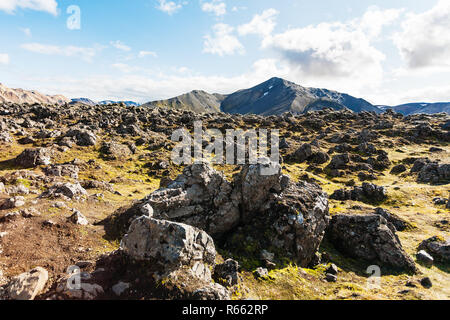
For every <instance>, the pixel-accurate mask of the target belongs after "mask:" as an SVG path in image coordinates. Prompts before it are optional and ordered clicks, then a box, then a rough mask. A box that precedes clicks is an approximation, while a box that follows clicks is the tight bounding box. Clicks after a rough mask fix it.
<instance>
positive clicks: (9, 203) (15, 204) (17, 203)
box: [0, 196, 25, 210]
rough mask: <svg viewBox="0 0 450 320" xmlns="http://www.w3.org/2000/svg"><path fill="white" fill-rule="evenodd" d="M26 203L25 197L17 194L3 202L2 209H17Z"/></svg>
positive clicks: (0, 207)
mask: <svg viewBox="0 0 450 320" xmlns="http://www.w3.org/2000/svg"><path fill="white" fill-rule="evenodd" d="M24 205H25V198H24V197H22V196H16V197H12V198H9V199H7V200H6V201H5V202H3V204H2V205H1V206H0V209H2V210H7V209H15V208H20V207H23V206H24Z"/></svg>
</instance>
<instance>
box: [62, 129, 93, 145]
mask: <svg viewBox="0 0 450 320" xmlns="http://www.w3.org/2000/svg"><path fill="white" fill-rule="evenodd" d="M65 136H66V137H69V138H75V140H76V143H77V145H79V146H82V147H88V146H95V145H96V144H97V136H96V135H95V134H94V133H93V132H92V131H88V130H84V129H73V130H70V131H69V132H67V133H66V135H65Z"/></svg>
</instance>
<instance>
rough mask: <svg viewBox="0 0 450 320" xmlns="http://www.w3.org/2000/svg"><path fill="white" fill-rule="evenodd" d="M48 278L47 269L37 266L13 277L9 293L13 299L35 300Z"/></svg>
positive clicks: (8, 289)
mask: <svg viewBox="0 0 450 320" xmlns="http://www.w3.org/2000/svg"><path fill="white" fill-rule="evenodd" d="M47 280H48V272H47V270H45V269H43V268H41V267H37V268H35V269H33V270H30V271H29V272H25V273H22V274H20V275H18V276H17V277H15V278H13V279H12V280H11V282H10V283H9V284H8V285H7V295H8V296H9V298H10V299H12V300H34V298H35V297H36V296H37V295H38V294H40V293H41V292H42V290H43V289H44V288H45V284H46V283H47Z"/></svg>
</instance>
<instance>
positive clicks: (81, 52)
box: [21, 43, 103, 61]
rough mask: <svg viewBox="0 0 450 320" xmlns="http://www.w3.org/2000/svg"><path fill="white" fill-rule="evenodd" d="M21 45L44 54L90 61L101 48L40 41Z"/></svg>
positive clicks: (28, 49)
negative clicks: (48, 43) (49, 43)
mask: <svg viewBox="0 0 450 320" xmlns="http://www.w3.org/2000/svg"><path fill="white" fill-rule="evenodd" d="M21 47H22V48H23V49H25V50H27V51H30V52H35V53H40V54H45V55H59V56H65V57H78V58H81V59H83V60H86V61H92V58H93V57H94V56H95V55H96V54H97V53H98V52H99V51H101V50H102V49H103V47H101V46H95V47H93V48H87V47H76V46H65V47H61V46H56V45H47V44H41V43H24V44H22V45H21Z"/></svg>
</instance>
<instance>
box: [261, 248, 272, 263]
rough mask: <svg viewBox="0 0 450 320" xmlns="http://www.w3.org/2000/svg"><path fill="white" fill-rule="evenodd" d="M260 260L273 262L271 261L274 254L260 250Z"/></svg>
mask: <svg viewBox="0 0 450 320" xmlns="http://www.w3.org/2000/svg"><path fill="white" fill-rule="evenodd" d="M261 258H262V259H263V260H269V261H273V259H274V258H275V254H274V253H272V252H269V251H267V250H262V251H261Z"/></svg>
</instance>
